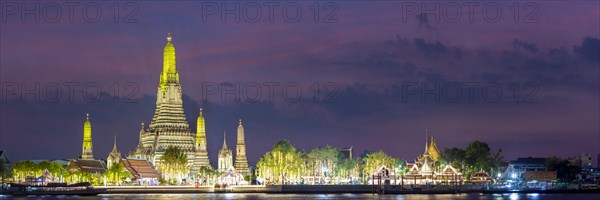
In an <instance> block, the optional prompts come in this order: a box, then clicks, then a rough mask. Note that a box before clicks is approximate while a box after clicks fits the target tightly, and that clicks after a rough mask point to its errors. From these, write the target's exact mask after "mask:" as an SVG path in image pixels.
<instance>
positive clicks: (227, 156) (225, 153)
mask: <svg viewBox="0 0 600 200" xmlns="http://www.w3.org/2000/svg"><path fill="white" fill-rule="evenodd" d="M218 162H219V163H218V164H217V165H218V168H217V169H218V171H219V172H225V171H227V170H228V169H229V167H231V166H232V162H233V158H232V155H231V150H230V149H229V148H228V147H227V138H226V136H225V132H223V147H221V150H219V159H218Z"/></svg>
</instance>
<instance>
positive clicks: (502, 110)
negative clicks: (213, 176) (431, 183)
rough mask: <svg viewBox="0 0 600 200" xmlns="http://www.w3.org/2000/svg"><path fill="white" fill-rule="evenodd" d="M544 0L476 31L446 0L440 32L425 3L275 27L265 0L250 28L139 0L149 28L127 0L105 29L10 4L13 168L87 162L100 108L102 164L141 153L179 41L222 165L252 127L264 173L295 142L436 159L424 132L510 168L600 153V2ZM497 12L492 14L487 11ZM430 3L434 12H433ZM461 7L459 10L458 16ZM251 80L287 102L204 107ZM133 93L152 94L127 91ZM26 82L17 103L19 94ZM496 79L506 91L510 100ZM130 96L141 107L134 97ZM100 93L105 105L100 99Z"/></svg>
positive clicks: (106, 19) (6, 31)
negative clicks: (166, 62)
mask: <svg viewBox="0 0 600 200" xmlns="http://www.w3.org/2000/svg"><path fill="white" fill-rule="evenodd" d="M533 2H534V3H533V4H525V3H523V2H521V3H519V15H518V17H519V18H518V22H515V21H514V17H515V10H514V9H513V8H514V5H513V4H514V3H515V2H508V1H500V2H499V3H498V5H500V8H501V9H502V16H501V17H500V18H499V20H497V21H496V22H488V21H486V19H488V18H493V17H494V15H495V13H494V7H491V6H493V5H492V4H486V3H480V5H478V6H476V7H475V8H474V11H475V14H474V15H473V21H472V22H471V21H470V20H469V16H470V13H469V9H468V7H466V6H465V4H464V2H458V4H451V3H448V2H440V6H439V7H438V11H440V12H442V15H440V21H439V22H436V21H435V17H436V16H434V15H432V14H428V15H426V14H424V15H418V14H412V13H418V12H410V11H407V10H406V9H409V8H410V6H411V5H417V6H418V7H422V5H423V4H421V2H417V3H416V4H412V3H410V2H409V3H407V2H401V1H369V2H361V1H341V2H334V4H326V3H327V2H319V8H320V10H321V11H320V12H319V14H320V15H319V16H320V18H321V19H320V21H319V23H315V22H314V21H313V19H314V11H313V10H311V7H310V6H311V5H313V4H314V3H315V2H312V1H298V4H297V5H299V6H300V8H301V9H302V15H301V18H300V19H299V21H297V22H295V23H292V22H287V21H285V20H286V18H285V16H284V15H282V14H281V13H282V10H283V9H282V8H283V7H284V4H286V3H290V4H288V5H287V6H288V9H287V10H288V15H286V16H288V18H293V17H295V13H294V10H293V9H294V7H289V6H291V5H296V4H291V3H296V2H294V1H289V2H287V1H286V2H281V3H280V5H279V6H276V7H275V8H274V10H275V14H274V15H273V23H271V22H269V19H268V17H269V15H268V13H267V12H268V7H267V6H265V5H263V3H265V2H262V1H260V2H258V1H257V3H258V4H250V3H249V2H241V3H240V10H241V11H240V12H241V14H239V13H238V14H239V15H240V18H241V20H240V22H239V23H236V22H235V19H234V17H235V16H234V15H226V17H227V18H226V19H225V22H222V21H221V15H220V14H221V13H220V12H219V11H217V14H214V15H208V16H207V18H206V20H205V21H203V14H206V13H208V12H206V9H203V5H204V6H208V7H207V8H211V7H210V6H212V5H216V6H217V8H219V9H223V5H225V6H227V8H233V6H234V2H227V3H225V4H220V3H219V4H215V2H210V1H207V2H187V1H178V2H166V1H164V2H163V1H157V2H154V1H150V2H140V3H136V4H135V5H137V8H139V9H138V11H137V12H136V13H135V15H133V16H134V17H133V18H134V19H137V21H133V22H132V23H123V20H124V19H123V18H124V17H125V16H126V15H128V14H130V12H131V11H132V9H133V7H125V3H124V2H120V4H119V7H121V9H120V12H119V23H115V22H114V10H111V7H110V6H111V5H113V4H114V3H115V2H103V3H100V4H99V6H100V9H101V10H102V16H101V18H100V19H99V20H98V21H97V22H95V23H90V22H86V21H85V19H84V15H83V14H82V13H84V14H86V15H85V16H91V17H92V18H93V17H94V16H95V13H94V12H92V11H93V8H94V7H91V9H90V7H88V12H87V13H86V12H82V8H83V7H85V6H86V4H85V2H82V3H80V5H79V6H77V7H75V8H74V9H75V12H74V13H73V16H74V18H73V23H70V22H69V18H68V17H69V15H68V7H66V6H65V5H64V4H62V3H63V2H56V3H57V4H48V3H44V2H42V3H41V4H40V10H41V11H40V12H39V13H38V14H40V15H41V16H40V22H39V23H36V22H35V21H34V17H35V16H34V15H25V17H26V19H24V20H25V22H23V21H22V18H23V15H21V14H22V13H21V11H22V9H23V7H22V6H23V4H21V3H18V4H13V2H10V1H9V2H5V1H2V3H3V4H2V6H0V9H2V10H1V12H0V15H1V16H2V21H0V66H1V68H0V69H1V71H0V72H1V73H0V78H1V82H2V87H0V89H1V90H2V96H1V97H2V98H1V99H0V100H1V108H0V117H1V122H0V149H3V150H6V151H7V152H8V155H9V157H10V158H11V159H12V160H21V159H57V158H75V157H77V156H78V155H80V154H81V140H82V129H83V128H82V127H83V121H84V120H85V113H90V115H91V120H92V129H93V142H94V154H95V156H96V157H98V158H105V157H106V156H107V154H108V152H109V151H110V149H111V148H112V138H113V135H116V136H117V139H118V148H119V150H120V151H121V152H122V153H124V154H127V153H128V152H129V151H131V150H133V149H134V148H135V146H136V145H137V142H138V133H139V129H140V123H141V122H145V123H146V124H149V123H150V120H151V118H152V115H153V113H154V109H155V98H156V97H155V94H156V89H157V85H158V81H159V74H160V71H161V68H162V51H163V48H164V45H165V43H166V33H167V32H171V34H172V36H173V43H174V45H175V48H176V50H177V67H178V70H179V72H180V80H181V84H182V88H183V93H184V107H185V111H186V115H187V118H188V121H190V122H194V123H192V129H193V130H195V129H196V127H195V120H196V117H197V115H198V109H199V108H200V107H203V108H204V110H205V111H204V116H205V118H206V123H207V124H206V128H207V137H208V142H209V143H208V145H209V154H210V158H211V160H212V161H213V162H214V160H215V159H216V153H217V151H218V148H220V146H221V144H222V139H223V138H222V133H223V131H227V133H228V137H227V139H228V143H229V144H230V146H231V145H233V144H234V141H235V137H234V133H235V130H236V127H237V119H238V118H242V119H243V120H244V124H245V131H246V144H247V152H248V159H249V160H250V162H251V163H254V162H256V161H257V160H258V158H259V157H260V156H262V155H263V154H264V153H265V152H266V151H268V150H269V149H270V148H271V146H272V144H274V143H275V142H276V141H278V140H281V139H289V140H291V141H292V142H293V143H294V144H295V145H296V147H297V148H298V149H305V150H309V149H312V148H314V147H318V146H322V145H327V144H329V145H333V146H337V147H346V146H354V148H355V153H356V154H360V153H361V152H362V151H364V150H365V149H368V150H372V151H375V150H379V149H382V150H385V151H386V152H388V153H390V154H391V155H393V156H397V157H401V158H404V159H410V160H412V159H413V158H414V157H415V156H417V154H419V153H421V152H422V151H423V146H424V137H425V129H428V130H429V134H430V135H431V136H434V137H435V138H436V139H437V142H438V146H440V147H441V148H444V147H448V148H451V147H461V148H463V147H464V146H466V144H467V143H468V142H470V141H473V140H481V141H485V142H487V143H488V144H489V145H490V147H491V148H492V149H494V150H495V149H499V148H502V149H503V150H504V155H505V157H506V158H507V159H514V158H516V157H523V156H550V155H557V156H561V157H568V156H573V155H579V154H581V153H584V152H589V153H593V154H594V155H596V154H597V153H599V152H600V127H599V126H600V125H599V120H600V115H599V114H600V106H599V104H600V98H599V92H600V87H599V79H600V77H599V76H600V71H599V69H600V67H599V65H600V40H599V38H600V36H599V34H600V30H599V28H600V27H599V26H600V25H599V24H600V13H599V12H600V11H599V10H600V9H599V7H600V5H599V2H597V1H575V2H558V1H539V2H538V1H533ZM33 3H34V2H28V3H26V4H27V5H26V6H30V7H31V6H34V4H33ZM203 3H204V4H203ZM267 3H268V2H267ZM488 3H489V2H488ZM492 3H495V2H492ZM14 5H17V8H16V10H15V11H14V12H13V11H12V10H13V8H15V7H14ZM54 5H58V7H59V8H61V9H62V18H61V19H59V20H58V22H56V23H50V22H49V20H48V19H46V18H52V17H53V16H55V15H56V11H55V8H56V6H55V7H52V6H54ZM254 5H259V6H261V9H262V15H261V16H262V18H261V19H260V20H259V21H258V22H256V23H252V22H247V21H245V19H246V18H253V17H254V16H255V15H256V12H253V9H255V7H252V6H254ZM403 5H404V7H403ZM455 5H459V6H460V7H461V14H462V15H461V18H460V19H458V20H457V21H456V22H452V21H450V20H449V19H448V18H453V17H454V16H455V15H456V9H455V8H456V7H453V6H455ZM486 5H487V6H488V9H487V10H488V12H487V16H488V18H485V16H484V15H483V14H482V13H484V12H483V11H482V8H483V7H485V6H486ZM494 5H495V4H494ZM88 6H90V5H88ZM336 6H337V8H339V9H338V10H337V12H336V13H335V14H334V15H333V18H331V19H330V21H327V22H331V23H323V20H324V19H323V18H325V17H326V16H328V15H330V14H332V11H333V10H334V8H335V7H336ZM407 6H408V7H407ZM426 6H429V7H428V8H434V4H433V3H431V2H430V3H427V4H426ZM511 6H512V7H511ZM125 8H130V9H128V10H126V9H125ZM326 8H327V9H326ZM535 8H537V9H535ZM290 9H291V10H290ZM90 10H91V11H90ZM246 10H247V11H248V12H246ZM403 11H404V12H403ZM446 11H448V13H449V14H447V15H444V13H445V12H446ZM90 12H91V13H90ZM209 14H210V13H209ZM403 15H406V20H403ZM424 16H426V17H424ZM489 16H491V17H489ZM335 20H337V21H335ZM488 20H489V19H488ZM525 22H528V23H525ZM36 82H39V83H40V88H39V90H36V91H38V92H39V93H41V97H40V98H41V101H40V102H35V101H34V96H33V95H25V100H24V101H25V102H23V98H22V96H21V92H22V91H23V86H25V87H27V88H28V89H30V90H31V89H32V88H34V87H35V84H36ZM69 82H76V83H78V84H79V85H78V86H76V87H75V89H74V91H75V95H74V100H73V102H70V101H69V96H68V93H69V92H70V91H69V89H68V87H66V86H64V85H63V84H65V83H69ZM237 82H239V83H240V85H241V86H242V88H243V87H244V86H248V85H251V86H252V83H257V84H261V85H263V84H268V83H270V82H276V83H278V84H279V85H278V86H276V87H275V94H274V95H273V99H272V101H270V99H269V96H268V92H269V88H268V87H266V86H264V85H263V86H262V87H261V91H262V96H261V97H260V101H258V102H247V101H244V100H248V99H251V98H254V97H255V95H256V88H255V87H251V86H248V87H247V88H248V91H245V92H247V94H246V93H245V94H244V95H242V96H241V100H242V101H241V102H234V101H233V100H232V99H233V97H234V96H233V95H229V96H226V97H227V99H226V101H222V99H221V96H220V93H217V94H216V95H210V96H208V98H207V100H208V101H207V102H203V92H204V93H206V91H204V88H203V84H205V85H206V84H207V83H208V85H219V86H221V84H222V83H223V84H224V85H235V83H237ZM316 82H319V86H320V88H321V90H322V91H321V92H320V95H319V98H318V99H319V101H318V102H316V103H315V102H314V97H315V95H314V91H315V90H313V89H311V88H314V84H315V83H316ZM53 83H56V84H59V85H63V86H61V88H60V91H61V97H60V99H58V101H57V102H50V101H49V99H50V100H51V98H52V97H54V95H55V94H56V93H55V91H56V90H55V88H53V87H52V86H51V85H52V84H53ZM89 83H97V84H98V85H100V86H101V89H102V91H103V92H104V93H103V95H102V98H101V99H100V100H99V101H97V102H89V101H85V100H84V99H83V97H82V95H81V93H82V90H83V89H82V88H83V85H86V84H89ZM115 83H118V88H119V89H118V91H119V92H118V94H117V93H115V87H113V86H115ZM128 83H131V84H132V85H135V86H136V87H135V88H137V90H135V91H134V90H132V89H131V88H126V87H125V86H126V85H127V84H128ZM290 83H297V84H299V85H300V86H301V89H302V95H301V98H300V99H299V100H298V101H297V102H292V103H290V102H287V101H286V99H285V98H284V95H283V93H282V88H283V86H284V85H286V84H290ZM326 83H330V84H329V85H326ZM472 83H477V84H478V86H477V87H474V89H473V90H470V89H469V88H472V87H467V86H465V85H464V84H472ZM413 84H417V86H419V87H421V89H423V88H422V87H423V84H426V87H427V88H428V89H429V90H431V89H433V88H434V85H435V84H439V85H440V88H439V89H438V90H437V91H435V92H433V93H434V94H427V93H426V94H423V96H422V95H421V93H420V92H421V91H424V90H419V89H417V90H414V91H416V94H413V93H411V91H407V90H406V89H407V88H406V87H403V86H406V85H411V87H412V85H413ZM15 85H16V86H18V87H19V88H18V89H17V90H16V91H17V94H16V95H15V94H13V93H12V92H11V91H12V90H11V88H13V87H14V86H15ZM49 85H50V86H49ZM456 85H461V88H460V90H459V91H460V92H461V95H462V98H460V99H458V100H456V101H451V100H452V99H453V97H455V96H456V95H457V92H456V91H457V90H456V87H453V86H456ZM497 85H499V86H500V87H501V88H500V91H501V92H502V96H501V97H500V98H499V99H497V101H496V100H494V97H495V95H496V94H498V93H497V92H498V90H497V89H496V88H495V87H493V86H497ZM44 86H47V87H44ZM325 86H327V87H325ZM330 86H331V87H330ZM333 86H335V87H333ZM444 86H448V87H444ZM483 86H485V88H488V89H487V90H484V89H482V88H484V87H483ZM536 86H537V87H536ZM42 88H50V89H48V90H43V89H42ZM333 88H337V90H336V92H335V94H334V95H333V98H330V99H328V100H324V98H326V95H327V94H332V93H328V92H331V91H332V90H333ZM443 88H446V89H443ZM515 88H518V91H519V92H518V95H517V97H518V98H517V101H518V102H515V91H516V90H515ZM221 89H222V87H221ZM536 89H538V90H536ZM240 90H241V89H240ZM534 90H535V91H534ZM45 91H50V92H49V93H48V94H46V93H45ZM470 91H472V92H474V93H473V98H472V99H471V98H469V94H470V93H469V92H470ZM484 91H487V93H486V95H482V92H484ZM130 92H134V93H131V94H132V95H131V96H130V97H132V98H133V99H137V102H133V103H131V102H124V101H123V98H125V97H126V96H127V95H129V94H130ZM532 92H535V94H534V95H533V96H529V95H530V94H531V93H532ZM87 93H88V94H91V95H90V96H92V97H94V93H95V90H94V89H93V88H92V89H90V90H87ZM295 94H296V90H294V88H293V87H292V88H291V89H289V90H287V95H288V97H289V98H292V97H294V96H295ZM435 95H439V97H440V100H439V101H435ZM115 96H119V97H121V98H120V99H121V101H115V98H114V97H115ZM405 97H406V98H405ZM485 97H487V98H488V100H487V101H486V99H485ZM489 99H492V100H493V101H494V102H490V101H489ZM594 159H595V158H594Z"/></svg>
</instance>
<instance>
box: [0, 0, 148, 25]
mask: <svg viewBox="0 0 600 200" xmlns="http://www.w3.org/2000/svg"><path fill="white" fill-rule="evenodd" d="M139 11H140V6H139V4H138V3H137V2H133V1H131V2H126V1H81V2H78V1H0V18H1V22H2V23H8V22H11V21H16V22H19V23H23V24H31V23H70V24H74V23H81V22H85V23H98V22H101V21H104V20H108V21H112V22H114V23H126V24H128V23H138V22H140V19H139V18H138V13H139Z"/></svg>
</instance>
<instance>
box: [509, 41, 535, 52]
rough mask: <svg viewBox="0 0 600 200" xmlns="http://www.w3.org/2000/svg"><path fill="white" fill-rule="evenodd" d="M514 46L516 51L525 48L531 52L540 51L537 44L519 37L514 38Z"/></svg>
mask: <svg viewBox="0 0 600 200" xmlns="http://www.w3.org/2000/svg"><path fill="white" fill-rule="evenodd" d="M512 44H513V48H514V50H515V51H520V50H525V51H528V52H531V53H537V52H538V48H537V46H536V45H535V44H533V43H528V42H526V41H521V40H518V39H515V40H513V43H512Z"/></svg>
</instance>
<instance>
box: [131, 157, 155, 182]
mask: <svg viewBox="0 0 600 200" xmlns="http://www.w3.org/2000/svg"><path fill="white" fill-rule="evenodd" d="M121 162H122V163H123V166H124V167H125V169H127V171H129V173H131V175H132V176H133V177H134V178H135V179H141V178H159V177H160V173H159V172H158V171H157V170H156V169H155V168H154V166H153V165H152V163H150V162H148V161H147V160H145V159H132V158H128V159H122V160H121Z"/></svg>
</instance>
